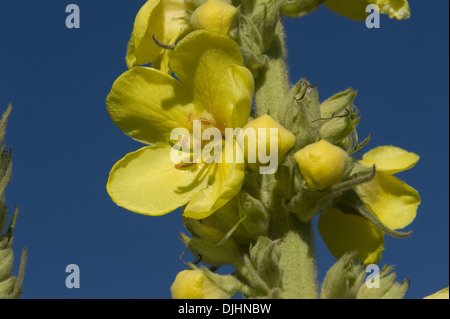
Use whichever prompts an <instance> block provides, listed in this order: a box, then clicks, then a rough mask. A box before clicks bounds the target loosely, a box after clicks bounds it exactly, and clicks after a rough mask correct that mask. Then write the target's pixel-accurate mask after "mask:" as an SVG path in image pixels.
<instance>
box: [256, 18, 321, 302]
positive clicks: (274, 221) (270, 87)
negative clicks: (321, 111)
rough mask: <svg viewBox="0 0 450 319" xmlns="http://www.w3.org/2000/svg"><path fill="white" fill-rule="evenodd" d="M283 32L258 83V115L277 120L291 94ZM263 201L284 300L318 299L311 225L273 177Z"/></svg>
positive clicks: (280, 29)
mask: <svg viewBox="0 0 450 319" xmlns="http://www.w3.org/2000/svg"><path fill="white" fill-rule="evenodd" d="M284 37H285V35H284V30H283V25H282V23H281V21H280V22H279V24H278V26H277V29H276V33H275V37H274V40H273V43H272V45H271V47H270V49H269V51H268V52H267V56H268V66H267V68H266V70H265V71H264V73H262V74H261V75H260V76H259V77H258V78H257V80H256V92H255V105H256V109H257V113H258V116H261V115H264V114H269V115H270V116H271V117H272V118H273V119H275V120H276V121H278V120H279V119H278V112H279V107H280V103H282V101H283V100H284V98H285V95H286V94H287V93H288V91H289V87H290V85H289V77H288V70H287V63H286V58H287V57H286V49H285V42H284ZM261 199H262V200H263V202H264V204H265V205H267V207H269V210H270V215H271V226H270V231H269V236H270V238H271V239H272V240H275V239H282V242H281V244H280V245H281V259H280V268H281V270H282V272H283V275H282V290H283V298H285V299H310V298H317V296H318V289H317V270H316V263H315V260H316V256H315V252H314V238H313V232H312V225H311V223H302V222H300V221H299V220H298V219H297V218H296V217H295V216H294V215H293V214H291V213H289V212H288V211H287V209H286V208H285V205H284V198H283V196H282V194H281V192H280V191H279V187H278V182H277V181H276V179H275V177H274V176H271V175H269V176H265V175H263V176H262V179H261Z"/></svg>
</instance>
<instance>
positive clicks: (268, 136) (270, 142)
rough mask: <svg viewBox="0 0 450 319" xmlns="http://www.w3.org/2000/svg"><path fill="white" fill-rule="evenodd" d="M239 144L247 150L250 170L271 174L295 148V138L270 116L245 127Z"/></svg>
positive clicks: (251, 122) (264, 116) (259, 118)
mask: <svg viewBox="0 0 450 319" xmlns="http://www.w3.org/2000/svg"><path fill="white" fill-rule="evenodd" d="M239 142H240V144H241V145H242V146H243V148H244V150H245V157H246V159H247V162H248V166H249V167H250V169H252V170H254V171H257V170H258V169H259V172H260V173H262V174H271V173H274V172H275V171H276V169H277V168H278V164H279V163H281V162H282V161H283V159H284V157H285V156H286V154H287V152H288V151H289V150H290V149H291V148H292V147H293V146H294V143H295V136H294V135H293V134H292V133H291V132H289V131H288V130H287V129H286V128H285V127H284V126H282V125H281V124H279V123H277V122H275V121H274V120H273V119H272V118H271V117H270V116H269V115H263V116H260V117H258V118H257V119H255V120H253V121H250V122H249V123H248V124H247V125H246V126H245V127H244V129H243V131H242V132H241V134H240V135H239ZM274 153H275V154H274ZM267 154H268V155H267ZM274 162H275V163H274Z"/></svg>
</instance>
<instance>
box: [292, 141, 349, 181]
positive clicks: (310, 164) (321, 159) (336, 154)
mask: <svg viewBox="0 0 450 319" xmlns="http://www.w3.org/2000/svg"><path fill="white" fill-rule="evenodd" d="M294 158H295V160H296V162H297V164H298V167H299V168H300V173H301V174H302V176H303V178H304V179H305V181H306V184H307V185H308V187H309V188H311V189H325V188H327V187H329V186H331V185H334V184H336V183H339V182H340V181H341V180H342V178H343V176H344V173H345V170H346V168H347V165H348V164H349V157H348V155H347V153H346V152H345V151H344V150H343V149H341V148H339V147H337V146H335V145H333V144H330V143H329V142H327V141H325V140H321V141H319V142H317V143H314V144H310V145H307V146H305V147H304V148H302V149H301V150H299V151H298V152H296V153H295V154H294Z"/></svg>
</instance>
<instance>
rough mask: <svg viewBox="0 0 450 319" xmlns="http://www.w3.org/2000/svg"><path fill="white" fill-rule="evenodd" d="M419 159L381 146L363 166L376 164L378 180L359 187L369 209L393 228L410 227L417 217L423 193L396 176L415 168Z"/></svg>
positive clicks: (387, 225)
mask: <svg viewBox="0 0 450 319" xmlns="http://www.w3.org/2000/svg"><path fill="white" fill-rule="evenodd" d="M418 160H419V156H418V155H416V154H414V153H411V152H407V151H405V150H403V149H401V148H398V147H394V146H380V147H376V148H374V149H372V150H371V151H369V152H367V153H366V154H365V155H364V156H363V158H362V160H361V161H360V162H359V164H362V165H365V166H369V167H371V166H373V165H375V167H376V170H377V173H376V175H375V178H374V179H373V180H372V181H370V182H367V183H364V184H362V185H359V186H357V187H356V193H357V194H358V195H359V197H360V199H361V200H362V201H363V203H364V205H365V206H366V207H367V209H368V210H369V211H370V212H371V213H372V214H373V215H374V216H375V217H377V218H378V219H379V220H380V221H381V222H382V223H383V224H384V225H385V226H386V227H388V228H390V229H394V230H395V229H401V228H404V227H406V226H408V225H409V224H410V223H412V221H413V220H414V218H415V217H416V213H417V208H418V206H419V204H420V196H419V193H418V192H417V191H416V190H415V189H414V188H412V187H410V186H409V185H407V184H406V183H405V182H403V181H401V180H400V179H398V178H397V177H394V176H392V174H395V173H398V172H401V171H404V170H407V169H410V168H412V167H413V166H414V165H415V164H416V163H417V161H418Z"/></svg>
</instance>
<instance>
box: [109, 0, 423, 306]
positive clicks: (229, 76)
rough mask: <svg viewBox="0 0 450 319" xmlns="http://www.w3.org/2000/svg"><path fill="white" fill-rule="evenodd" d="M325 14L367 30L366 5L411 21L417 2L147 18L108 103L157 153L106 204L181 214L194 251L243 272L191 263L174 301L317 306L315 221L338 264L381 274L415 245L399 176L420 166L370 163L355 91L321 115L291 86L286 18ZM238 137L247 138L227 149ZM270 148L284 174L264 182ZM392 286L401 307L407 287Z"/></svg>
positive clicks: (384, 152)
mask: <svg viewBox="0 0 450 319" xmlns="http://www.w3.org/2000/svg"><path fill="white" fill-rule="evenodd" d="M322 3H325V5H326V6H327V7H329V8H330V9H332V10H334V11H336V12H338V13H340V14H342V15H345V16H348V17H350V18H355V19H359V18H360V16H361V14H365V10H364V11H363V12H361V10H360V9H361V7H362V6H363V5H367V4H377V5H378V6H379V8H380V10H381V12H382V13H386V14H388V15H389V16H390V17H396V18H398V19H404V18H407V17H408V16H409V7H408V5H407V2H406V1H387V0H386V1H378V0H373V1H372V0H367V1H366V0H361V1H347V0H328V1H323V0H287V1H269V0H256V1H250V0H247V1H246V0H242V1H227V0H207V1H205V0H190V1H189V0H149V1H147V3H145V4H144V6H143V7H142V8H141V10H140V11H139V13H138V15H137V17H136V20H135V24H134V29H133V32H132V35H131V39H130V41H129V45H128V52H127V55H126V62H127V65H128V67H129V70H128V71H126V72H125V73H123V74H122V75H121V76H120V77H119V78H118V79H117V80H116V81H115V83H114V84H113V86H112V89H111V92H110V93H109V95H108V98H107V101H106V105H107V109H108V112H109V114H110V116H111V119H112V120H113V122H114V123H115V124H116V125H117V126H118V127H119V128H120V129H121V130H122V131H123V132H124V133H125V134H127V135H128V136H130V137H131V138H133V139H135V140H137V141H139V142H142V143H144V144H146V146H144V147H143V148H141V149H139V150H137V151H135V152H132V153H130V154H127V155H126V156H125V157H124V158H123V159H121V160H119V161H118V162H117V163H116V164H115V165H114V167H113V168H112V170H111V172H110V176H109V180H108V183H107V190H108V193H109V195H110V196H111V198H112V200H113V201H114V202H115V203H116V204H118V205H120V206H122V207H124V208H126V209H127V210H130V211H133V212H136V213H140V214H146V215H154V216H155V215H162V214H166V213H169V212H172V211H174V210H175V209H177V208H180V207H181V208H182V210H183V220H184V223H185V226H186V229H187V230H188V232H189V233H190V235H186V234H182V235H181V239H182V241H183V243H184V244H185V245H186V246H187V248H188V249H189V250H190V251H191V252H192V253H193V254H194V255H195V256H198V258H199V259H201V261H202V262H203V263H204V264H209V265H211V266H213V267H219V266H221V265H223V264H231V265H233V266H234V267H235V269H236V273H237V275H236V276H233V275H218V274H216V273H214V271H211V270H208V269H207V268H205V267H201V268H197V267H196V266H195V265H194V264H192V263H190V264H189V270H184V271H182V272H181V273H179V274H178V276H177V277H176V279H175V282H174V284H173V286H172V289H171V291H172V295H173V297H174V298H229V297H231V296H233V295H234V293H236V292H240V293H241V294H243V295H244V296H245V297H253V298H254V297H272V298H275V297H277V298H292V297H316V296H318V292H317V287H316V286H315V284H316V279H315V260H314V258H312V260H311V257H310V255H311V249H312V247H311V246H312V240H311V236H310V233H311V224H312V220H313V218H314V217H315V216H317V215H319V220H318V228H319V232H320V234H321V236H322V238H323V239H324V241H325V243H326V244H327V246H328V248H329V250H330V252H331V253H332V254H333V255H334V256H335V257H336V258H338V259H339V258H341V257H342V258H344V257H345V258H348V256H349V255H348V252H355V253H354V254H352V255H351V256H353V257H354V258H355V260H357V261H358V262H359V263H366V264H369V263H378V262H379V261H380V259H381V257H382V252H383V250H384V249H385V247H384V236H385V234H388V235H392V236H396V237H406V236H409V235H410V233H409V232H406V233H403V232H399V231H398V229H403V228H404V227H406V226H408V225H409V224H410V223H411V222H412V221H413V220H414V218H415V216H416V211H417V208H418V206H419V203H420V197H419V195H418V192H417V191H416V190H414V189H413V188H411V187H410V186H408V185H406V184H405V183H404V182H402V181H400V180H399V179H398V178H396V177H394V176H393V174H395V173H398V172H400V171H402V170H406V169H409V168H411V167H413V166H414V165H415V164H416V162H417V161H418V159H419V157H418V156H417V155H416V154H413V153H410V152H407V151H404V150H402V149H400V148H397V147H393V146H382V147H376V148H374V149H372V150H371V151H369V152H367V153H366V154H365V155H364V156H363V157H362V159H361V160H358V159H357V157H355V155H357V154H358V153H359V152H360V150H361V149H362V148H363V147H364V146H365V145H366V144H367V143H368V142H369V140H370V137H368V138H367V139H365V140H364V141H362V142H361V141H359V140H358V134H357V125H358V123H359V121H360V117H359V115H358V114H359V111H358V110H357V109H356V107H355V106H354V104H353V102H354V99H355V96H356V92H355V91H354V90H352V89H348V90H346V91H343V92H340V93H338V94H336V95H334V96H333V97H330V98H329V99H326V100H325V101H323V102H322V103H320V102H319V97H318V91H317V88H316V87H313V86H311V85H310V84H309V83H308V82H307V81H305V80H301V81H299V82H298V83H297V84H296V85H294V86H292V87H289V83H288V82H287V81H286V79H287V76H283V74H286V73H287V70H286V66H285V58H286V57H285V49H284V46H283V40H284V34H283V28H282V20H281V18H280V17H281V14H283V15H285V16H287V17H300V16H303V15H306V14H308V13H310V12H312V11H313V10H315V9H316V8H317V7H319V6H320V5H321V4H322ZM364 9H365V7H364ZM149 63H150V66H148V65H147V64H149ZM145 65H147V66H145ZM283 81H284V82H283ZM179 128H181V129H182V131H181V132H183V133H182V134H174V133H173V132H174V130H176V129H179ZM228 130H231V132H236V134H234V135H233V137H232V138H231V139H228V138H227V139H224V138H223V134H225V132H228ZM249 130H253V131H254V132H255V134H253V135H252V134H250V133H249V132H250V131H249ZM212 132H214V133H212ZM217 135H219V136H217ZM205 136H207V137H208V138H209V139H210V138H212V137H213V140H212V141H211V142H210V143H206V142H208V138H206V140H205ZM225 144H229V145H231V149H232V152H228V151H227V149H226V148H225V151H224V150H223V148H222V146H224V145H225ZM198 150H200V151H202V154H205V150H206V154H208V156H210V157H211V158H214V159H215V160H214V161H208V160H205V157H204V156H202V157H201V158H200V157H199V156H197V155H196V154H198V152H196V151H198ZM268 150H270V152H272V151H273V152H275V155H276V156H275V160H276V161H275V162H276V165H275V169H274V170H271V171H270V172H269V173H266V174H260V172H261V171H260V169H261V168H264V167H266V166H267V165H268V161H267V158H266V157H267V156H266V155H267V152H268ZM175 155H176V156H175ZM173 158H178V160H179V162H177V161H175V162H174V160H173ZM181 159H182V160H181ZM308 238H309V239H308ZM346 260H347V259H346ZM336 267H337V266H336ZM337 268H338V267H337ZM305 274H306V275H305ZM302 276H307V279H305V278H303V277H302ZM330 278H331V277H330ZM330 280H331V279H330ZM328 284H329V283H328ZM328 284H327V285H328ZM331 286H332V285H331ZM391 286H392V287H395V288H392V290H390V289H391V288H387V289H388V290H389V291H390V293H391V294H392V295H393V296H394V297H402V294H404V291H405V289H403V287H404V286H403V285H401V287H402V289H398V287H400V286H398V285H393V284H392V281H391V282H390V286H389V287H391ZM394 289H395V291H394ZM322 295H326V292H322Z"/></svg>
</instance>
